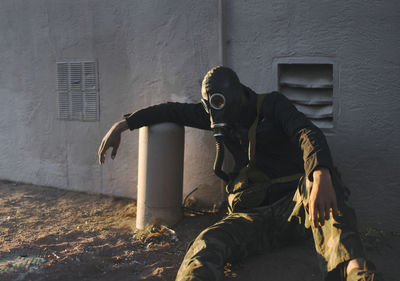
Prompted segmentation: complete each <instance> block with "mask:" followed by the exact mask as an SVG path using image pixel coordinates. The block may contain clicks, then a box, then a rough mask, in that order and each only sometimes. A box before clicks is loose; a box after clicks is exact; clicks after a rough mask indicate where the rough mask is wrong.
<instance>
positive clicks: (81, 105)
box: [57, 61, 99, 121]
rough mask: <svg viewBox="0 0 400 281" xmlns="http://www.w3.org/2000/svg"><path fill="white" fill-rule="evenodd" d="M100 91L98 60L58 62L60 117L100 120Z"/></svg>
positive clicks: (63, 118) (64, 118) (65, 118)
mask: <svg viewBox="0 0 400 281" xmlns="http://www.w3.org/2000/svg"><path fill="white" fill-rule="evenodd" d="M98 93H99V89H98V79H97V64H96V62H94V61H82V62H57V94H58V99H57V100H58V118H59V119H62V120H84V121H97V120H99V110H98V109H99V94H98Z"/></svg>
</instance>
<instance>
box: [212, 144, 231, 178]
mask: <svg viewBox="0 0 400 281" xmlns="http://www.w3.org/2000/svg"><path fill="white" fill-rule="evenodd" d="M215 145H216V155H215V161H214V173H215V175H216V176H217V177H219V178H221V179H223V180H224V181H225V183H228V182H229V176H228V175H227V174H226V173H225V172H224V171H222V164H223V163H224V155H225V152H224V142H223V140H222V137H220V136H217V137H215Z"/></svg>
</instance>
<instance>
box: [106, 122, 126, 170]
mask: <svg viewBox="0 0 400 281" xmlns="http://www.w3.org/2000/svg"><path fill="white" fill-rule="evenodd" d="M127 129H128V124H127V123H126V121H125V120H122V121H120V122H117V123H115V124H114V125H113V126H112V127H111V128H110V130H108V132H107V134H106V135H105V136H104V138H103V140H102V141H101V144H100V147H99V163H100V164H103V163H104V161H105V160H106V153H107V150H108V149H109V148H110V147H112V152H111V158H112V159H114V158H115V156H116V155H117V150H118V147H119V144H120V143H121V134H122V132H123V131H125V130H127Z"/></svg>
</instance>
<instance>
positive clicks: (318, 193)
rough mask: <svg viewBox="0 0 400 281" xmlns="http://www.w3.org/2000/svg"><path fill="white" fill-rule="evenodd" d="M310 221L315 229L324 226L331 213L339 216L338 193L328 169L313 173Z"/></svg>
mask: <svg viewBox="0 0 400 281" xmlns="http://www.w3.org/2000/svg"><path fill="white" fill-rule="evenodd" d="M308 211H309V214H310V217H309V219H310V221H311V222H312V224H313V225H314V227H318V226H323V225H324V223H325V220H329V218H330V215H331V212H332V213H333V216H336V215H337V201H336V192H335V189H334V188H333V184H332V180H331V174H330V172H329V170H328V169H326V168H320V169H318V170H315V171H314V172H313V185H312V189H311V195H310V202H309V210H308Z"/></svg>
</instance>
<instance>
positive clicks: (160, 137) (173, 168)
mask: <svg viewBox="0 0 400 281" xmlns="http://www.w3.org/2000/svg"><path fill="white" fill-rule="evenodd" d="M184 132H185V131H184V128H183V127H182V126H179V125H176V124H174V123H161V124H157V125H153V126H150V127H143V128H141V129H140V130H139V166H138V193H137V217H136V228H137V229H141V230H142V229H144V228H146V227H147V226H148V225H150V224H154V223H156V224H165V225H173V224H175V223H177V222H178V221H179V220H180V219H181V217H182V190H183V189H182V188H183V187H182V185H183V154H184V143H185V139H184V138H185V134H184Z"/></svg>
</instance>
